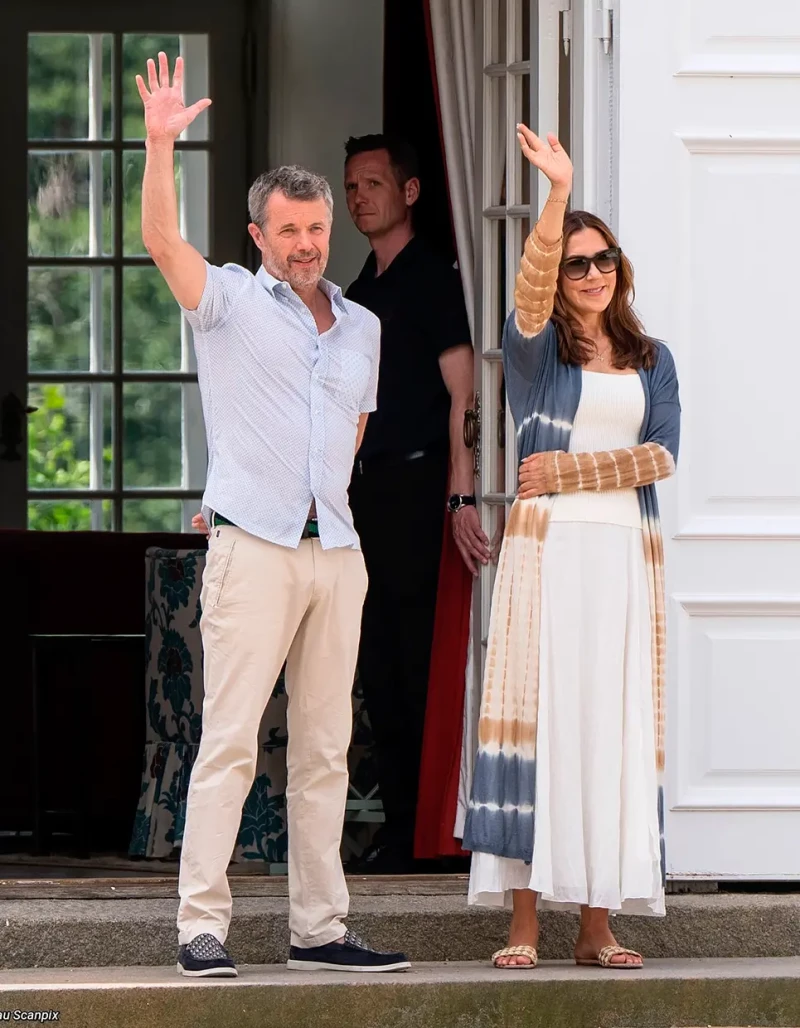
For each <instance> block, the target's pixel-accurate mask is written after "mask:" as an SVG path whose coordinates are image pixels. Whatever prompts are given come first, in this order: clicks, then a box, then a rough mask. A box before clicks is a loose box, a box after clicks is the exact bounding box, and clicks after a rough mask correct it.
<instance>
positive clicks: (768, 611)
mask: <svg viewBox="0 0 800 1028" xmlns="http://www.w3.org/2000/svg"><path fill="white" fill-rule="evenodd" d="M614 37H615V39H614V47H615V48H616V51H617V53H616V61H617V68H618V92H617V97H616V100H617V103H618V105H619V120H618V124H619V141H618V142H619V145H618V155H617V160H618V165H617V177H618V200H617V210H616V218H617V221H618V229H619V234H620V240H621V245H622V246H623V247H624V248H625V250H626V252H627V253H628V254H629V255H630V257H631V259H632V261H633V264H634V267H635V269H636V283H637V307H638V309H639V311H640V313H641V314H642V316H643V318H644V321H645V324H646V326H647V328H648V330H649V331H650V332H651V333H653V334H654V335H656V336H658V337H660V338H662V339H665V340H667V341H668V342H669V344H670V346H671V347H672V350H673V353H674V354H675V358H676V361H677V365H678V372H679V376H680V381H681V391H682V400H683V409H684V413H683V440H682V448H681V457H680V461H679V468H678V475H677V478H676V479H675V481H674V482H673V483H669V485H667V486H666V487H664V488H663V489H661V503H662V523H663V527H664V535H665V544H666V563H667V590H668V604H669V633H670V650H669V671H668V676H669V677H668V715H667V716H668V755H667V760H668V792H667V807H668V812H667V826H666V828H667V834H666V839H667V860H668V868H669V871H670V873H671V875H672V876H673V877H709V878H751V879H780V878H798V877H800V861H798V842H799V841H800V460H798V453H797V451H798V444H800V404H799V403H798V385H799V384H800V332H798V328H797V316H796V308H797V256H796V248H797V239H798V238H800V121H799V120H798V112H800V4H798V3H797V0H761V2H760V3H758V4H754V3H752V2H751V0H671V2H670V3H649V2H647V3H644V2H642V0H619V12H618V16H617V18H616V20H615V25H614Z"/></svg>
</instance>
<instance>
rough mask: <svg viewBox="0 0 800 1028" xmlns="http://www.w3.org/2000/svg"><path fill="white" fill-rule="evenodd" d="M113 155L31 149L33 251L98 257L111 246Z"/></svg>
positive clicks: (42, 254)
mask: <svg viewBox="0 0 800 1028" xmlns="http://www.w3.org/2000/svg"><path fill="white" fill-rule="evenodd" d="M112 240H113V234H112V224H111V155H110V154H109V153H100V152H98V153H92V154H89V153H85V152H75V151H73V152H63V153H29V154H28V253H29V254H30V255H31V256H34V257H75V256H83V257H87V256H89V257H96V256H102V255H106V254H110V253H111V252H112Z"/></svg>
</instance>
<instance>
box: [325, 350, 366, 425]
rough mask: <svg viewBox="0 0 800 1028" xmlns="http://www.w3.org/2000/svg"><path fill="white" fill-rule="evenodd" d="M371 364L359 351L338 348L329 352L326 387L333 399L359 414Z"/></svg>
mask: <svg viewBox="0 0 800 1028" xmlns="http://www.w3.org/2000/svg"><path fill="white" fill-rule="evenodd" d="M371 364H372V362H371V361H370V359H369V357H368V356H367V355H366V354H365V353H361V352H360V351H359V350H351V349H348V348H347V347H338V348H337V349H335V350H331V351H330V361H329V374H328V385H329V387H330V389H331V393H332V394H333V396H334V398H335V399H336V400H338V401H339V403H341V404H342V406H343V407H345V408H347V409H348V410H350V411H354V412H356V413H360V409H361V406H362V401H363V400H364V397H365V394H366V392H367V387H368V386H369V379H370V373H371V370H372V367H371Z"/></svg>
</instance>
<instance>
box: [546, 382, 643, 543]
mask: <svg viewBox="0 0 800 1028" xmlns="http://www.w3.org/2000/svg"><path fill="white" fill-rule="evenodd" d="M582 374H583V380H582V385H581V398H580V403H579V404H578V410H577V413H576V414H575V422H574V424H573V427H572V437H571V439H570V444H569V452H570V453H596V452H597V451H599V450H621V449H623V448H624V447H627V446H636V445H637V444H638V442H639V433H640V432H641V430H642V421H643V420H644V408H645V403H644V390H643V389H642V382H641V379H640V378H639V376H638V375H608V374H604V373H603V372H597V371H583V373H582ZM550 520H551V521H592V522H595V523H597V522H601V523H603V524H607V525H622V526H624V527H625V528H639V529H640V528H641V527H642V515H641V512H640V510H639V497H638V495H637V493H636V490H635V489H610V490H608V491H606V492H600V493H598V492H575V493H559V494H558V496H556V498H555V501H554V503H553V510H552V512H551V514H550Z"/></svg>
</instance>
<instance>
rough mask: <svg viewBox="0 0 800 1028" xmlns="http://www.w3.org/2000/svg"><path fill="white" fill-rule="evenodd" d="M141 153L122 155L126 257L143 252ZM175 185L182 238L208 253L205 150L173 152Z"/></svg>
mask: <svg viewBox="0 0 800 1028" xmlns="http://www.w3.org/2000/svg"><path fill="white" fill-rule="evenodd" d="M144 157H145V155H144V153H142V152H139V151H133V152H131V151H127V152H126V153H124V154H123V155H122V202H123V224H124V229H123V242H122V252H123V253H124V254H125V256H126V257H131V256H141V255H143V254H145V253H146V251H145V248H144V243H143V242H142V177H143V175H144ZM175 189H176V192H177V194H178V212H179V216H180V221H181V232H182V233H183V237H184V239H186V240H188V241H189V242H190V243H191V244H192V246H194V247H196V248H197V249H198V250H199V251H200V253H202V254H208V221H209V211H208V193H209V190H208V153H207V152H206V151H204V150H184V151H182V152H181V151H178V152H176V154H175Z"/></svg>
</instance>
